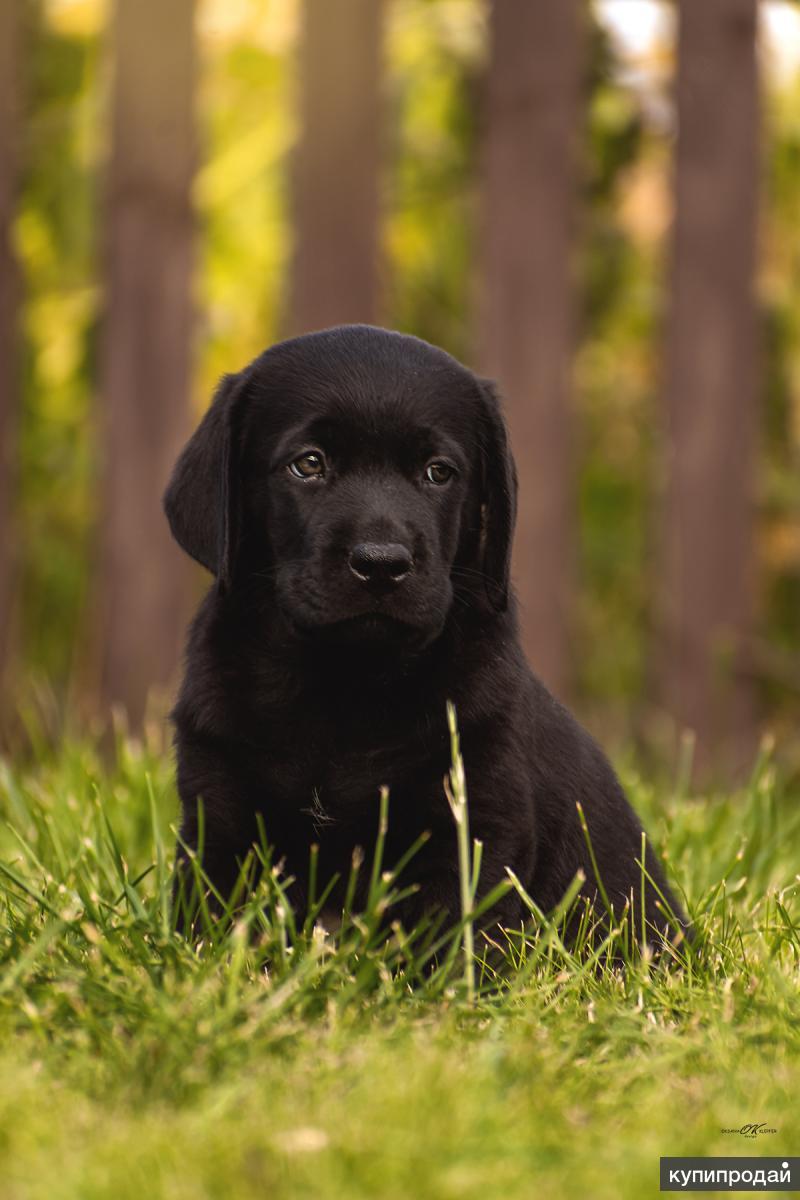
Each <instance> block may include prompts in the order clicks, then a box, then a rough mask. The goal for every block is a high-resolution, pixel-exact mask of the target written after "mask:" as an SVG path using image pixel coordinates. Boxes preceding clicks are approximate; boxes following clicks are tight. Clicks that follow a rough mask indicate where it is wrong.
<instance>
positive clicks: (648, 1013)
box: [0, 737, 800, 1200]
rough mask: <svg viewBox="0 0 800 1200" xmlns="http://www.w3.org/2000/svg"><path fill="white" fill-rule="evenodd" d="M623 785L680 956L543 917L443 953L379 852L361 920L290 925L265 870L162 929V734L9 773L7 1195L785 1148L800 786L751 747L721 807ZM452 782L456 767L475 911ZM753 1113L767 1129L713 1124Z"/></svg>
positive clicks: (651, 1160) (795, 1036)
mask: <svg viewBox="0 0 800 1200" xmlns="http://www.w3.org/2000/svg"><path fill="white" fill-rule="evenodd" d="M625 782H626V785H627V787H628V790H629V792H630V794H631V797H632V799H633V801H634V803H635V804H636V807H637V808H638V809H639V811H640V812H641V814H642V815H643V817H644V818H645V820H646V822H647V824H648V827H649V829H650V831H651V834H652V836H653V837H654V840H656V841H657V842H658V844H659V845H661V846H665V847H668V849H669V861H670V864H671V868H672V870H673V872H674V875H675V877H676V878H677V879H678V880H679V881H680V883H681V884H682V885H683V887H684V888H685V892H686V899H687V903H688V905H689V908H690V911H691V914H692V916H693V917H694V919H695V921H696V923H697V926H698V930H699V936H698V948H697V953H696V954H695V955H693V956H691V957H690V958H688V959H687V958H686V957H685V955H684V954H683V953H682V951H680V950H679V952H678V953H677V954H676V955H675V956H674V957H672V956H668V961H666V962H664V963H662V964H661V965H656V964H654V963H653V962H651V961H648V960H647V959H646V958H645V959H642V958H641V956H637V955H634V956H632V957H631V956H629V957H630V961H629V964H628V966H627V969H626V970H625V971H621V970H612V969H609V968H603V967H598V964H597V960H596V958H595V959H594V960H593V959H592V957H591V954H590V953H589V951H588V950H585V951H584V952H583V953H582V954H580V953H578V954H573V953H570V952H568V951H566V950H564V949H563V948H561V947H560V946H559V942H558V929H557V924H555V923H551V924H548V923H547V922H541V921H540V922H539V923H538V928H539V934H538V937H537V936H535V935H534V933H533V932H531V935H530V936H529V937H528V939H527V941H526V942H525V944H521V943H520V941H519V939H517V940H516V941H515V942H514V943H513V945H510V946H509V948H508V958H509V960H511V959H512V958H513V959H514V960H515V962H516V969H515V970H507V971H506V972H505V974H504V975H503V976H502V977H501V978H492V973H491V971H486V970H482V969H481V964H480V962H479V961H475V960H474V959H473V960H469V959H467V960H465V955H464V947H465V945H466V946H467V948H468V947H469V939H470V932H471V930H470V922H469V920H467V921H466V922H465V924H464V927H463V928H462V929H461V931H459V932H458V933H457V934H456V935H455V937H454V938H451V939H450V941H448V942H445V943H443V944H442V945H441V946H440V949H439V952H438V957H437V961H438V963H439V966H438V968H437V969H431V968H430V965H429V968H428V969H427V970H424V969H422V967H421V960H422V959H423V958H424V956H425V945H426V942H430V941H431V939H432V938H433V936H434V935H433V933H432V932H431V931H428V932H427V933H426V932H425V931H421V932H418V933H417V936H416V938H415V936H414V934H413V932H412V933H409V934H408V935H407V936H406V935H403V934H401V933H400V932H398V933H397V935H396V936H395V937H393V938H392V939H391V940H390V941H389V942H388V943H387V942H386V941H385V939H381V937H380V936H379V935H378V933H377V926H378V922H379V920H380V919H381V918H382V916H384V917H385V915H386V912H387V911H388V914H389V917H391V904H392V900H393V896H394V894H395V885H394V882H393V880H392V879H391V876H390V875H389V874H388V873H387V872H386V871H385V870H384V869H383V868H382V867H381V865H380V864H378V865H377V866H376V865H375V864H370V863H364V864H363V866H362V868H361V869H362V870H364V871H371V872H372V874H371V876H369V877H370V878H371V880H372V895H371V899H370V904H369V906H368V911H367V912H366V913H365V914H353V915H352V916H351V917H350V918H348V919H346V920H345V923H344V925H343V928H342V931H341V932H340V934H339V935H337V936H336V937H331V936H330V935H325V934H324V933H323V931H322V930H321V929H319V928H315V927H314V922H313V920H309V921H307V922H305V924H303V925H300V924H299V923H298V926H297V927H293V923H292V918H291V914H290V912H288V911H287V906H286V904H285V902H284V901H283V898H282V880H281V877H280V875H279V874H278V873H277V872H270V873H268V874H267V877H266V880H265V881H264V883H263V884H262V894H261V896H260V897H259V898H258V902H257V903H256V902H253V903H251V904H250V905H249V906H247V907H246V908H245V909H244V910H243V912H242V913H240V915H239V917H238V918H237V920H236V921H235V922H234V923H233V925H232V927H231V928H229V929H228V930H227V932H225V931H220V930H219V929H217V930H214V929H213V928H209V929H208V930H207V931H206V936H205V937H204V939H203V941H202V943H201V945H200V946H199V948H197V949H192V948H191V947H190V946H189V945H188V944H187V943H186V942H185V941H183V939H181V938H180V937H179V936H177V935H176V934H175V933H174V932H173V931H172V927H171V920H170V914H169V905H168V898H169V879H170V869H171V858H172V847H173V840H174V838H173V833H172V832H171V829H172V826H173V824H174V820H175V814H176V802H175V796H174V788H173V783H172V771H171V765H170V760H169V754H168V752H167V751H166V750H165V749H164V746H163V745H162V744H161V743H160V741H159V739H158V738H157V737H151V739H150V742H149V743H148V744H145V745H142V744H138V743H135V742H133V741H126V740H124V739H120V741H119V745H118V747H117V755H116V761H115V765H114V766H113V768H109V767H105V768H104V767H103V766H102V765H101V760H100V758H99V757H98V755H97V754H96V752H95V751H94V750H93V748H92V747H91V746H89V745H86V744H80V743H65V744H63V745H61V746H60V747H59V748H58V749H57V751H52V750H48V749H46V748H45V747H42V748H41V752H40V753H39V755H38V756H37V764H36V765H35V766H30V765H29V766H19V767H15V766H14V765H13V764H9V763H6V764H0V816H1V817H2V818H3V825H2V830H0V864H1V865H0V905H2V919H0V1180H2V1184H1V1185H0V1194H2V1196H3V1200H38V1198H39V1197H41V1198H44V1197H47V1200H53V1198H56V1200H62V1198H65V1200H66V1198H72V1197H75V1198H76V1200H77V1198H78V1197H80V1200H89V1198H91V1197H111V1196H113V1197H115V1198H118V1200H124V1198H127V1197H131V1200H134V1198H135V1200H140V1198H141V1197H144V1196H146V1197H148V1198H150V1197H162V1196H163V1197H169V1198H170V1200H180V1198H182V1197H187V1198H189V1197H191V1198H192V1200H198V1198H200V1200H202V1198H203V1197H220V1198H237V1200H238V1198H239V1197H241V1198H245V1197H247V1198H250V1197H253V1196H261V1195H268V1196H270V1197H284V1196H292V1197H293V1196H302V1197H305V1196H307V1197H314V1198H322V1200H325V1198H327V1197H343V1198H347V1200H358V1198H360V1197H364V1198H367V1197H369V1198H374V1197H398V1198H400V1197H402V1198H403V1200H406V1198H407V1197H420V1198H423V1200H424V1198H426V1197H450V1196H452V1197H455V1198H458V1200H467V1198H469V1197H476V1198H477V1197H480V1198H482V1200H484V1198H490V1197H495V1196H496V1197H504V1198H509V1200H514V1198H516V1197H519V1198H520V1200H521V1198H523V1197H525V1198H526V1200H527V1198H529V1197H533V1196H543V1197H548V1198H549V1197H555V1198H559V1197H567V1198H569V1197H573V1196H574V1197H581V1200H584V1198H586V1197H591V1198H593V1197H600V1198H602V1197H615V1198H617V1197H636V1198H637V1200H638V1198H640V1197H646V1196H651V1195H653V1196H654V1195H657V1194H658V1159H659V1156H660V1155H662V1154H675V1155H681V1154H683V1155H693V1154H742V1155H746V1154H790V1153H797V1152H798V1148H800V1106H798V1104H797V1094H798V1085H799V1084H800V1069H799V1068H800V1020H798V1017H800V1004H799V1003H798V982H800V904H798V876H797V870H798V848H800V804H799V803H798V801H799V800H800V796H798V793H797V790H796V785H795V790H794V791H792V788H791V787H790V786H789V785H788V784H786V783H782V782H781V779H780V777H779V776H778V775H776V771H775V769H774V768H773V766H772V765H771V763H770V762H769V760H768V758H767V757H763V758H762V759H761V760H760V762H759V763H758V764H757V765H756V768H755V771H754V775H753V779H752V781H751V782H750V784H749V786H747V787H746V788H743V789H741V790H740V791H738V792H736V793H735V794H730V795H727V796H705V797H694V796H692V797H688V796H683V795H661V794H656V792H655V790H654V789H653V788H652V787H650V786H648V784H647V783H646V782H644V781H643V780H641V779H638V778H636V777H635V775H634V774H633V773H632V772H631V771H628V772H627V773H626V779H625ZM460 786H461V785H460V779H459V774H458V770H457V769H456V770H455V771H454V774H453V776H452V777H451V780H450V788H451V791H452V793H453V796H452V802H453V806H454V817H455V818H457V819H461V820H462V822H463V829H464V837H463V839H462V863H463V871H464V875H465V887H464V893H463V895H464V904H465V907H466V909H467V910H469V908H470V905H471V903H472V896H473V895H474V875H475V871H476V852H475V848H474V847H472V846H470V845H469V842H468V838H467V836H466V816H467V814H466V813H464V812H463V811H461V810H460V808H459V805H460V804H461V803H462V802H463V795H462V793H461V791H460ZM677 790H678V791H680V790H682V789H677ZM377 816H378V802H377V798H376V820H377ZM389 820H391V802H390V803H389ZM478 859H479V852H478ZM390 865H391V864H383V867H386V866H390ZM478 865H479V862H478ZM468 915H469V911H468ZM474 937H475V949H476V953H477V952H479V948H480V942H481V938H480V935H479V934H478V933H477V932H475V934H474ZM623 937H624V935H620V938H621V939H622V938H623ZM745 1122H765V1123H766V1124H767V1126H769V1127H771V1128H775V1129H777V1130H778V1132H777V1133H775V1134H771V1135H763V1136H761V1137H759V1138H758V1139H757V1140H756V1141H748V1140H746V1139H744V1138H742V1137H740V1136H737V1135H733V1134H724V1133H722V1132H721V1130H722V1129H723V1128H730V1127H738V1126H740V1125H742V1124H743V1123H745Z"/></svg>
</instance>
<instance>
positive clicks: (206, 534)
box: [164, 371, 249, 590]
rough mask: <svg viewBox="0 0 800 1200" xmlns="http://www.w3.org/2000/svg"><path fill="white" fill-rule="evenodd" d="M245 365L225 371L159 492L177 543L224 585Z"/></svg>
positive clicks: (235, 511) (231, 548)
mask: <svg viewBox="0 0 800 1200" xmlns="http://www.w3.org/2000/svg"><path fill="white" fill-rule="evenodd" d="M248 381H249V374H248V372H247V371H242V372H241V373H240V374H238V375H226V376H224V378H223V379H222V381H221V383H220V385H219V387H218V388H217V391H216V394H215V396H214V399H213V401H212V403H211V406H210V407H209V408H208V410H207V411H206V414H205V416H204V417H203V419H202V421H201V422H200V424H199V425H198V427H197V429H196V430H195V432H194V433H193V434H192V436H191V437H190V439H189V441H188V442H187V443H186V445H185V446H184V448H183V451H182V453H181V455H180V458H179V459H178V461H177V463H176V464H175V469H174V470H173V472H172V478H171V479H170V481H169V485H168V487H167V490H166V492H165V493H164V511H165V513H166V514H167V520H168V521H169V526H170V529H171V530H172V535H173V537H174V538H175V541H176V542H177V543H178V545H179V546H181V547H182V549H184V550H185V551H186V553H187V554H190V555H191V557H192V558H194V559H196V560H197V562H199V563H201V564H202V565H203V566H204V567H206V568H207V569H208V570H209V571H211V573H212V574H213V575H216V577H217V580H218V582H219V584H220V586H221V588H223V590H225V589H227V588H228V587H229V585H230V581H231V576H232V573H233V565H234V557H235V553H236V546H237V543H238V538H239V498H238V486H237V483H238V451H237V445H236V414H237V410H238V408H239V403H240V401H241V399H242V396H243V395H244V392H245V388H246V386H247V383H248Z"/></svg>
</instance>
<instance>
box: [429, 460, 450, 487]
mask: <svg viewBox="0 0 800 1200" xmlns="http://www.w3.org/2000/svg"><path fill="white" fill-rule="evenodd" d="M454 475H455V470H454V468H453V467H451V466H450V465H449V464H448V463H445V462H432V463H428V465H427V467H426V468H425V478H426V479H427V481H428V483H447V482H448V480H450V479H452V478H453V476H454Z"/></svg>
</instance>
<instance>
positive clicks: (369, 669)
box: [165, 325, 680, 936]
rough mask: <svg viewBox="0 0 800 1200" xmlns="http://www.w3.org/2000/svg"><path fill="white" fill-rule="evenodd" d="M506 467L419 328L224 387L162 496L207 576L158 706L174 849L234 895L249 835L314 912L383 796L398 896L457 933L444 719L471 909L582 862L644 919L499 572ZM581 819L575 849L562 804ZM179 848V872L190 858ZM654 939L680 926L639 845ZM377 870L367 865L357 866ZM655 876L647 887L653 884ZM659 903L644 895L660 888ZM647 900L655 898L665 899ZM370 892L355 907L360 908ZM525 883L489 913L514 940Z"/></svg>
mask: <svg viewBox="0 0 800 1200" xmlns="http://www.w3.org/2000/svg"><path fill="white" fill-rule="evenodd" d="M516 489H517V485H516V476H515V470H514V463H513V459H512V456H511V452H510V450H509V446H508V441H507V436H506V429H505V425H504V422H503V417H502V414H501V410H500V405H499V403H498V397H497V394H496V392H495V390H494V388H493V387H492V385H491V383H489V382H487V381H486V380H483V379H480V378H477V377H476V376H475V375H474V374H473V373H472V372H471V371H469V370H467V368H466V367H464V366H462V365H461V364H460V363H458V362H457V361H456V360H455V359H453V358H451V357H450V355H448V354H446V353H444V351H442V350H439V349H437V348H436V347H434V346H431V345H428V344H427V343H426V342H423V341H420V340H419V339H417V338H414V337H408V336H405V335H402V334H399V333H391V332H388V331H386V330H382V329H376V328H372V327H369V326H360V325H358V326H343V327H341V328H336V329H328V330H325V331H323V332H320V333H312V334H308V335H306V336H303V337H298V338H294V339H292V340H290V341H286V342H282V343H280V344H279V345H276V346H273V347H272V348H271V349H269V350H267V351H265V353H263V354H262V355H261V356H260V357H259V358H257V359H256V360H255V361H254V362H253V363H251V365H250V366H249V367H247V368H246V369H245V370H244V371H242V372H240V373H239V374H238V375H231V376H227V377H226V378H225V379H223V381H222V383H221V385H220V387H219V390H218V392H217V395H216V397H215V399H214V402H213V404H212V405H211V407H210V408H209V410H208V412H207V413H206V415H205V417H204V419H203V421H202V422H201V424H200V426H199V428H198V429H197V431H196V433H195V434H194V436H193V437H192V438H191V440H190V441H189V443H188V444H187V446H186V448H185V449H184V451H183V453H182V455H181V457H180V459H179V461H178V463H177V466H176V468H175V471H174V474H173V477H172V480H171V482H170V484H169V487H168V489H167V493H166V497H165V508H166V513H167V517H168V519H169V523H170V526H171V529H172V532H173V534H174V536H175V538H176V540H177V541H178V543H179V544H180V545H181V546H182V547H183V549H184V550H186V551H187V552H188V553H189V554H190V555H191V556H192V557H193V558H195V559H197V560H198V561H199V562H200V563H202V564H203V565H204V566H205V567H207V568H208V570H209V571H211V572H212V573H213V575H214V576H215V577H216V579H215V583H214V585H213V586H212V588H211V590H210V591H209V593H208V595H207V596H206V598H205V600H204V601H203V603H202V605H201V607H200V610H199V612H198V613H197V615H196V617H195V619H194V623H193V625H192V627H191V632H190V636H189V643H188V653H187V661H186V673H185V677H184V680H183V686H182V688H181V691H180V696H179V699H178V701H177V705H176V707H175V710H174V714H173V716H174V721H175V726H176V731H177V734H176V743H177V758H178V788H179V792H180V797H181V801H182V810H183V821H182V826H181V834H180V839H181V842H183V843H184V844H185V845H186V846H188V847H191V848H193V849H196V848H197V846H198V834H199V830H198V799H202V811H203V819H204V830H203V842H204V845H203V867H204V869H205V871H206V872H207V874H208V876H209V878H210V879H211V881H212V882H213V884H214V885H215V887H216V889H217V890H218V891H219V893H221V894H222V895H226V894H229V893H230V892H231V890H232V889H233V887H234V884H235V883H236V880H237V877H238V874H239V865H240V863H241V862H242V860H243V859H244V858H245V856H246V855H247V853H248V849H249V848H250V847H251V845H252V844H253V843H254V842H257V841H258V840H259V821H261V822H263V828H264V829H265V831H266V836H267V840H268V842H269V843H270V845H271V846H272V847H273V848H274V852H275V858H276V860H283V861H284V862H285V868H286V872H287V873H288V874H290V875H291V876H292V877H294V883H293V885H292V890H291V898H292V902H293V904H294V905H295V906H296V908H297V909H298V910H299V911H300V912H301V913H303V911H304V906H305V905H306V903H307V899H308V896H307V888H308V870H309V851H310V847H311V845H312V844H313V843H316V844H317V845H318V847H319V851H318V853H319V859H318V871H319V879H320V880H321V881H325V880H327V879H329V878H332V877H333V876H334V874H336V873H338V874H339V876H340V883H339V885H337V888H336V889H335V890H334V892H333V893H332V898H331V903H334V904H335V903H341V900H342V895H343V890H342V889H343V887H344V882H343V881H344V880H345V879H346V878H347V877H348V875H349V872H350V865H351V859H352V855H353V851H354V848H355V847H356V846H360V847H362V848H363V850H364V852H365V854H366V855H367V856H369V854H370V851H371V849H372V846H373V845H374V839H375V834H376V830H377V818H378V798H379V789H380V787H381V786H382V785H386V786H388V788H389V789H390V796H391V807H390V821H389V833H388V840H387V844H386V857H385V861H386V863H387V864H388V865H392V864H393V863H394V862H397V861H398V860H399V859H400V857H401V855H402V854H403V853H404V851H406V850H407V848H408V847H409V846H410V845H411V844H412V843H413V842H414V841H415V839H417V837H418V836H419V835H420V834H421V833H422V832H423V831H428V832H429V834H430V837H429V839H428V841H427V842H426V843H425V844H424V847H423V849H421V850H420V851H419V852H418V853H417V854H416V855H415V856H414V857H413V858H412V859H411V861H410V863H409V864H408V866H407V867H406V868H405V869H404V872H403V875H402V879H401V882H405V881H408V882H411V883H413V884H415V885H417V886H416V889H415V891H414V894H413V896H412V897H411V898H409V899H407V900H406V901H405V902H403V904H402V905H401V912H400V914H399V915H400V916H401V917H402V920H403V921H404V923H405V924H406V926H407V927H411V926H412V925H413V924H414V923H415V922H416V921H417V920H418V919H419V918H421V917H423V916H431V917H438V918H439V920H441V921H447V922H451V923H455V922H456V921H457V920H458V917H459V912H460V902H459V878H458V871H457V857H456V852H457V845H456V829H455V825H454V822H453V818H452V815H451V812H450V809H449V806H448V802H447V799H446V796H445V793H444V790H443V786H442V780H443V777H444V775H445V774H446V772H447V770H448V767H449V762H450V752H449V740H448V730H447V723H446V702H447V701H448V700H452V701H453V703H454V704H455V706H456V711H457V714H458V722H459V728H460V734H461V744H462V747H463V753H464V761H465V766H466V774H467V782H468V789H469V818H470V824H471V832H472V834H473V835H474V836H475V837H478V838H480V839H481V840H482V841H483V845H484V851H483V865H482V870H481V877H480V886H479V894H487V893H488V891H489V890H490V889H492V888H494V887H495V885H496V884H497V883H498V882H500V881H501V880H503V879H504V878H505V877H506V867H510V868H512V869H513V871H514V872H515V873H516V874H517V876H518V877H519V879H520V880H521V881H522V882H523V884H524V886H525V888H527V890H528V892H529V893H530V895H531V896H532V897H533V898H534V900H535V901H536V903H537V904H538V905H539V907H540V908H541V909H543V910H545V911H548V910H551V909H553V907H554V906H555V905H556V904H557V903H558V902H559V900H560V899H561V898H562V897H563V895H564V893H565V890H566V889H567V888H568V886H569V884H570V883H571V881H572V880H573V878H574V876H575V874H576V872H577V871H578V870H579V869H582V870H583V872H584V874H585V876H586V881H585V883H584V885H583V889H584V893H585V895H586V896H587V897H591V898H592V899H593V900H596V901H597V902H598V903H599V904H600V905H601V907H602V899H601V897H602V895H603V893H604V892H605V895H606V896H607V897H608V898H609V900H610V902H611V905H612V907H613V908H614V909H615V910H616V911H617V912H619V911H620V910H621V909H622V907H623V905H624V903H625V901H626V899H629V898H630V897H631V894H633V896H634V898H635V911H636V913H637V914H639V913H640V912H641V904H642V901H641V888H642V871H641V867H640V865H639V864H638V862H637V860H638V859H640V857H641V826H640V824H639V822H638V820H637V818H636V816H635V815H634V813H633V811H632V809H631V808H630V806H629V804H628V802H627V800H626V798H625V796H624V794H623V791H622V788H621V787H620V784H619V782H618V780H617V778H616V776H615V774H614V772H613V770H612V769H611V767H610V766H609V764H608V762H607V760H606V759H605V757H604V756H603V754H602V752H601V751H600V749H599V748H598V747H597V745H596V744H595V742H594V741H593V740H592V738H591V737H590V736H589V734H588V733H586V732H585V730H583V729H582V728H581V726H580V725H579V724H578V723H577V721H576V720H575V719H574V718H573V717H572V716H571V715H570V713H569V712H568V711H567V710H566V709H565V708H563V707H562V705H561V704H559V703H558V702H557V701H556V700H555V699H554V698H553V697H552V696H551V695H550V694H549V692H548V691H547V689H546V688H545V687H544V686H543V684H542V683H541V682H540V681H539V680H538V679H537V678H536V676H535V675H534V674H533V673H532V672H531V670H530V668H529V667H528V665H527V663H526V661H525V659H524V656H523V654H522V651H521V648H520V643H519V638H518V630H517V619H516V615H515V607H514V601H513V597H512V595H511V591H510V586H509V561H510V555H511V540H512V534H513V530H514V515H515V504H516ZM578 802H580V804H581V806H582V809H583V812H584V814H585V819H586V822H587V824H588V831H589V835H590V840H591V845H592V849H593V855H594V859H595V861H596V864H597V868H598V871H599V874H600V884H599V883H598V880H597V878H596V876H595V871H594V869H593V865H592V855H591V854H590V853H589V850H588V849H587V843H586V838H585V836H584V833H583V831H582V828H581V824H580V820H579V813H578V810H577V803H578ZM184 854H185V852H184V850H183V849H182V847H181V846H180V844H179V848H178V863H179V872H180V868H181V863H182V862H183V861H184ZM646 868H647V874H648V875H649V877H650V879H651V880H652V881H653V883H650V882H648V883H647V885H646V894H645V909H646V918H647V922H648V923H649V926H650V933H649V935H648V936H650V935H653V934H655V933H656V931H659V930H664V929H666V928H667V927H668V921H667V919H666V918H665V916H664V908H663V901H666V905H667V906H668V907H669V908H671V909H672V910H673V912H674V913H676V914H678V913H679V911H680V910H679V907H678V905H677V903H676V901H675V899H674V897H673V896H672V895H671V893H670V891H669V888H668V887H667V884H666V882H665V880H664V877H663V874H662V872H661V869H660V867H659V865H658V863H657V861H656V859H655V857H654V856H653V854H652V853H651V852H650V850H649V849H648V852H647V857H646ZM364 873H365V874H368V872H364ZM653 884H655V887H654V886H653ZM659 893H660V897H659ZM661 898H663V900H662V899H661ZM359 899H361V900H363V894H361V895H359V893H358V892H357V893H356V903H358V902H359ZM523 916H524V910H523V906H522V903H521V901H520V899H519V897H518V895H517V893H516V892H515V891H511V892H509V893H507V894H506V895H505V896H504V897H503V899H502V900H501V901H500V902H498V903H497V904H496V906H495V907H494V909H493V910H492V912H491V914H490V918H489V919H490V920H491V921H492V922H497V923H500V924H502V925H504V926H506V927H516V928H518V927H519V924H520V921H521V919H522V918H523Z"/></svg>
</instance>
